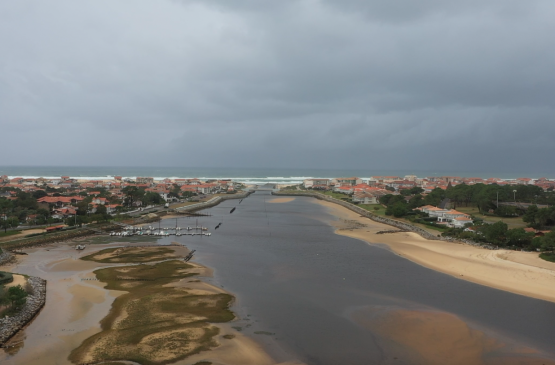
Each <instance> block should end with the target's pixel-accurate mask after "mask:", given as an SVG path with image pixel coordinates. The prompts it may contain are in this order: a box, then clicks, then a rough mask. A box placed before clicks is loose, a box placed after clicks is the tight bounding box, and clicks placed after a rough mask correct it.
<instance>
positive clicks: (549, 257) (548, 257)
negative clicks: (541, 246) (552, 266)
mask: <svg viewBox="0 0 555 365" xmlns="http://www.w3.org/2000/svg"><path fill="white" fill-rule="evenodd" d="M540 258H542V259H544V260H545V261H551V262H555V252H549V253H547V252H544V253H541V254H540Z"/></svg>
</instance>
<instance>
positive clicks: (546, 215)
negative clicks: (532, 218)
mask: <svg viewBox="0 0 555 365" xmlns="http://www.w3.org/2000/svg"><path fill="white" fill-rule="evenodd" d="M550 219H551V210H550V209H549V208H541V209H538V211H537V212H536V222H537V226H538V229H541V228H542V227H544V226H545V225H546V224H547V221H549V220H550Z"/></svg>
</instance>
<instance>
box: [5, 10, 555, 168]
mask: <svg viewBox="0 0 555 365" xmlns="http://www.w3.org/2000/svg"><path fill="white" fill-rule="evenodd" d="M553 14H555V1H553V0H527V1H522V0H489V1H488V0H465V1H460V0H458V1H450V0H420V1H414V0H398V1H391V0H389V1H385V0H383V1H374V0H340V1H332V0H280V1H275V0H273V1H269V0H234V1H229V0H202V1H200V0H157V1H152V0H82V1H75V0H49V1H41V0H34V1H29V0H17V1H8V0H4V1H0V55H1V56H0V144H1V146H2V148H1V149H2V151H3V153H2V155H3V157H4V159H3V161H2V162H0V164H2V165H56V166H64V165H70V166H76V165H82V166H126V165H130V166H141V165H144V166H153V165H161V166H208V167H211V166H212V167H218V166H226V167H275V168H288V167H290V168H346V169H366V168H368V169H373V168H374V169H384V168H390V169H406V168H416V169H419V170H425V169H449V170H450V171H455V170H457V169H460V170H461V171H464V170H472V171H482V170H488V169H491V170H495V171H510V170H512V169H515V170H518V171H530V172H534V171H538V170H541V171H542V172H543V171H552V170H553V168H554V159H553V156H554V152H555V143H553V139H554V137H555V109H554V107H555V67H554V65H555V47H553V45H554V44H555V21H553Z"/></svg>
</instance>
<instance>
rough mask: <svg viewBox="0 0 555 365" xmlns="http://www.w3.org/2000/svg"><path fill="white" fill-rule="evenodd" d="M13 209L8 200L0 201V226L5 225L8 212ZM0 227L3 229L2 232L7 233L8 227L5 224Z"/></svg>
mask: <svg viewBox="0 0 555 365" xmlns="http://www.w3.org/2000/svg"><path fill="white" fill-rule="evenodd" d="M12 208H13V203H12V201H11V200H8V199H4V198H2V199H0V212H1V213H0V215H2V217H0V224H2V223H6V221H7V217H8V212H9V211H11V210H12ZM2 227H4V232H6V231H7V229H8V226H7V224H2Z"/></svg>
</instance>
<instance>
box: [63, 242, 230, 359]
mask: <svg viewBox="0 0 555 365" xmlns="http://www.w3.org/2000/svg"><path fill="white" fill-rule="evenodd" d="M154 249H156V248H154ZM194 270H195V268H194V266H192V265H190V264H187V263H184V262H183V261H179V260H172V261H165V262H161V263H157V264H153V265H135V266H123V267H112V268H106V269H100V270H97V271H95V274H96V276H97V278H98V279H99V280H100V281H103V282H105V283H107V285H106V289H113V290H122V291H127V292H128V293H127V294H124V295H121V296H119V297H118V298H117V299H116V300H115V301H114V303H113V304H112V308H111V310H110V312H109V314H108V316H106V317H105V318H104V319H103V320H102V321H101V322H100V325H101V328H102V332H100V333H98V334H96V335H94V336H91V337H89V338H88V339H86V340H85V341H84V342H83V343H82V344H81V346H79V347H78V348H77V349H75V350H73V352H72V353H71V354H70V357H69V359H70V360H71V361H72V362H74V363H97V362H105V361H118V360H119V361H122V360H127V361H134V362H137V363H139V364H147V365H150V364H167V363H171V362H175V361H178V360H181V359H184V358H186V357H187V356H190V355H193V354H197V353H199V352H201V351H206V350H209V349H211V348H212V347H215V346H217V343H216V341H215V339H214V337H215V336H217V335H218V334H219V329H218V328H217V327H216V326H213V325H212V324H211V323H221V322H228V321H230V320H232V319H234V318H235V315H234V314H233V312H231V311H230V310H229V305H230V303H231V301H232V300H233V297H232V296H231V295H229V294H207V295H196V294H190V293H189V292H188V291H187V289H186V288H176V287H166V286H165V285H166V284H169V283H172V282H176V281H178V280H181V279H184V278H187V277H191V276H193V275H196V273H195V272H193V271H194Z"/></svg>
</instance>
